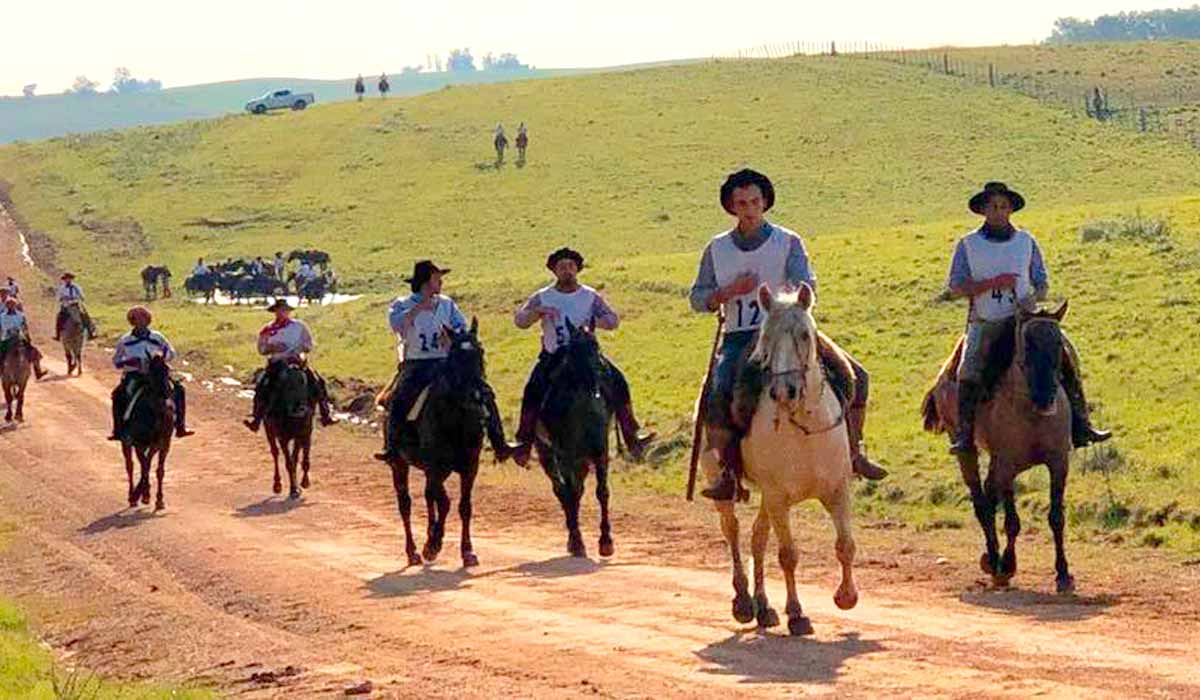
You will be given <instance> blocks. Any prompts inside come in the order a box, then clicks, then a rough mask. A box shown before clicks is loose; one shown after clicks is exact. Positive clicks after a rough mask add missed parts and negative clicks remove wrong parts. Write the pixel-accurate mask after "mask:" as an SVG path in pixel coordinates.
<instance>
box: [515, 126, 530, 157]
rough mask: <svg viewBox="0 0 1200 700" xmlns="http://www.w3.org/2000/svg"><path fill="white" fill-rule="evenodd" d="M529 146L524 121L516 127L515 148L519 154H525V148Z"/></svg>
mask: <svg viewBox="0 0 1200 700" xmlns="http://www.w3.org/2000/svg"><path fill="white" fill-rule="evenodd" d="M528 147H529V132H528V130H526V128H525V122H521V125H520V126H518V127H517V150H518V151H520V153H521V155H522V156H524V155H525V149H526V148H528Z"/></svg>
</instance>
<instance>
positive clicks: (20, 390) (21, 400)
mask: <svg viewBox="0 0 1200 700" xmlns="http://www.w3.org/2000/svg"><path fill="white" fill-rule="evenodd" d="M25 381H29V379H28V377H26V379H25ZM25 386H26V385H25V384H18V385H17V414H16V419H17V422H18V423H24V422H25Z"/></svg>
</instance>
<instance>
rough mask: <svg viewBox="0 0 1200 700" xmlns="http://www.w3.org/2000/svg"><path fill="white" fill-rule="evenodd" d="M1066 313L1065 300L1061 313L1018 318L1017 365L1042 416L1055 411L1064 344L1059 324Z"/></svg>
mask: <svg viewBox="0 0 1200 700" xmlns="http://www.w3.org/2000/svg"><path fill="white" fill-rule="evenodd" d="M1066 314H1067V302H1065V301H1064V302H1063V304H1062V306H1060V307H1058V310H1057V311H1046V310H1038V311H1033V312H1025V311H1022V312H1020V313H1019V314H1018V315H1017V348H1016V361H1017V362H1016V364H1017V366H1018V367H1019V368H1020V370H1021V372H1023V373H1024V375H1025V382H1026V385H1027V387H1028V389H1029V398H1030V400H1031V401H1033V405H1034V406H1035V407H1036V408H1037V410H1038V412H1039V413H1042V414H1047V415H1048V414H1052V413H1053V412H1054V410H1055V407H1054V399H1055V397H1056V396H1057V395H1058V372H1059V369H1060V367H1061V366H1062V354H1063V342H1064V341H1063V336H1062V328H1061V327H1060V326H1059V324H1060V323H1061V322H1062V319H1063V317H1064V316H1066Z"/></svg>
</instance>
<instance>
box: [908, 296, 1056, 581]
mask: <svg viewBox="0 0 1200 700" xmlns="http://www.w3.org/2000/svg"><path fill="white" fill-rule="evenodd" d="M1066 313H1067V302H1063V304H1062V306H1060V307H1059V308H1058V309H1057V310H1056V311H1046V310H1039V311H1034V312H1028V311H1020V312H1019V313H1018V314H1017V316H1016V319H1015V320H1014V324H1015V332H1014V335H1013V338H1014V340H1013V341H1012V346H1011V352H1012V356H1011V364H1009V366H1008V367H1007V369H1006V370H1004V372H1003V375H1002V376H1001V377H1000V379H999V381H998V384H997V385H996V387H995V389H994V390H993V392H992V396H991V397H990V398H989V399H987V400H986V401H984V402H981V403H980V404H979V407H978V409H977V410H976V417H975V442H976V444H977V445H978V446H979V447H980V448H982V449H984V450H986V451H987V452H988V454H989V459H988V469H987V476H986V478H985V479H984V480H983V481H980V478H979V471H980V470H979V455H978V453H976V454H969V455H960V456H959V469H960V471H961V472H962V477H963V481H964V482H966V485H967V488H968V489H969V490H970V492H971V502H972V504H973V506H974V510H975V517H976V519H977V520H978V521H979V524H980V526H981V527H982V528H983V536H984V545H985V551H984V553H983V555H982V556H980V558H979V565H980V568H982V569H983V572H984V573H986V574H989V575H990V576H991V577H992V582H993V583H994V584H995V585H997V586H1006V585H1008V582H1009V581H1010V580H1011V579H1012V577H1013V576H1014V575H1015V574H1016V573H1017V550H1016V546H1017V535H1019V534H1020V532H1021V520H1020V516H1019V515H1018V514H1017V505H1016V493H1015V490H1014V489H1015V486H1014V482H1015V481H1016V478H1017V476H1018V475H1019V474H1021V473H1023V472H1025V471H1027V470H1028V469H1030V468H1032V467H1034V466H1037V465H1040V464H1044V465H1046V467H1047V469H1048V470H1049V471H1050V512H1049V514H1048V520H1049V524H1050V529H1051V531H1052V532H1053V533H1054V554H1055V559H1054V568H1055V574H1056V575H1055V585H1056V588H1057V590H1058V592H1059V593H1070V592H1072V591H1074V590H1075V579H1074V577H1073V576H1071V572H1070V568H1069V565H1068V564H1067V557H1066V554H1065V552H1064V549H1063V533H1064V530H1065V528H1066V517H1065V515H1064V513H1063V500H1064V496H1065V493H1066V488H1067V473H1068V471H1069V470H1070V457H1071V449H1072V442H1071V405H1070V401H1068V400H1067V395H1066V391H1065V390H1064V389H1063V387H1062V384H1061V383H1060V380H1059V371H1060V369H1061V365H1062V356H1063V349H1064V340H1063V335H1062V328H1061V326H1060V324H1061V322H1062V319H1063V317H1064V316H1065V315H1066ZM962 342H963V341H962V339H961V338H960V339H959V341H958V345H957V347H956V348H955V351H954V353H953V354H952V355H951V357H950V359H949V360H947V361H946V362H945V363H944V364H943V365H942V369H941V371H940V372H939V374H938V379H937V382H936V384H934V386H933V388H931V389H930V390H929V391H928V393H926V395H925V400H924V401H923V402H922V406H921V412H922V415H923V416H924V423H925V429H926V430H928V431H930V432H942V431H945V432H948V433H949V434H951V435H954V434H956V433H957V424H958V383H957V369H958V363H959V359H960V357H961V354H962ZM1001 503H1003V504H1004V532H1005V535H1006V536H1007V540H1008V541H1007V545H1006V547H1005V549H1004V552H1003V553H1001V552H1000V545H999V542H998V537H997V534H996V509H997V507H998V506H999V505H1000V504H1001Z"/></svg>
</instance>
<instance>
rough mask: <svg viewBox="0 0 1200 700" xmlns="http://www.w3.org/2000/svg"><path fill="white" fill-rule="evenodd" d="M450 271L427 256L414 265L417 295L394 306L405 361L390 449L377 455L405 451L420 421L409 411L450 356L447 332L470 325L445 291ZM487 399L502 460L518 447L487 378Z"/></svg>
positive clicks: (491, 436)
mask: <svg viewBox="0 0 1200 700" xmlns="http://www.w3.org/2000/svg"><path fill="white" fill-rule="evenodd" d="M449 273H450V270H449V269H443V268H440V267H438V266H437V265H435V264H434V263H433V261H432V260H422V261H420V262H418V263H417V264H416V265H414V266H413V273H412V277H408V278H406V279H405V281H406V282H408V284H409V286H410V287H411V288H412V294H409V295H407V296H401V297H398V298H397V299H396V300H395V301H393V302H392V305H391V307H390V308H389V309H388V325H389V326H390V327H391V329H392V332H393V333H395V334H396V336H397V337H398V338H399V340H400V350H401V353H402V360H401V363H400V369H399V376H398V379H397V382H396V386H395V389H394V391H393V393H392V399H391V401H390V402H389V405H388V422H387V425H386V427H385V428H384V439H383V443H384V450H383V452H379V453H377V454H376V455H375V458H376V459H379V460H382V461H385V462H386V461H389V460H393V459H397V458H400V457H402V456H403V448H404V447H405V445H403V444H397V443H398V442H404V440H400V438H405V437H406V436H410V434H411V432H412V430H414V429H415V428H414V425H415V424H414V422H413V421H410V420H409V419H408V418H409V413H411V412H412V409H413V406H415V405H416V403H417V400H418V399H420V397H421V392H423V391H425V389H426V388H427V387H429V385H430V384H432V383H433V381H434V380H435V379H437V377H438V373H439V372H441V371H442V369H443V367H444V366H445V361H446V358H447V357H449V355H450V347H449V345H448V342H449V336H448V335H447V333H446V332H447V331H454V332H463V331H466V330H467V320H466V317H464V316H463V313H462V311H460V310H459V308H458V305H457V304H455V303H454V300H453V299H451V298H450V297H448V296H445V295H444V294H442V279H443V277H445V276H446V275H447V274H449ZM481 392H482V396H481V397H480V398H481V401H482V402H483V404H484V407H485V408H486V409H487V414H488V415H487V425H486V428H487V435H488V440H489V441H490V442H491V443H492V450H494V451H495V453H496V461H498V462H504V461H506V460H507V459H508V458H509V457H510V456H511V455H512V452H513V446H512V445H510V444H509V443H508V440H507V439H505V437H504V423H503V422H502V421H501V420H500V409H499V408H497V406H496V394H495V392H494V391H492V388H491V386H489V385H488V384H487V383H484V384H483V386H482V388H481Z"/></svg>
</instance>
